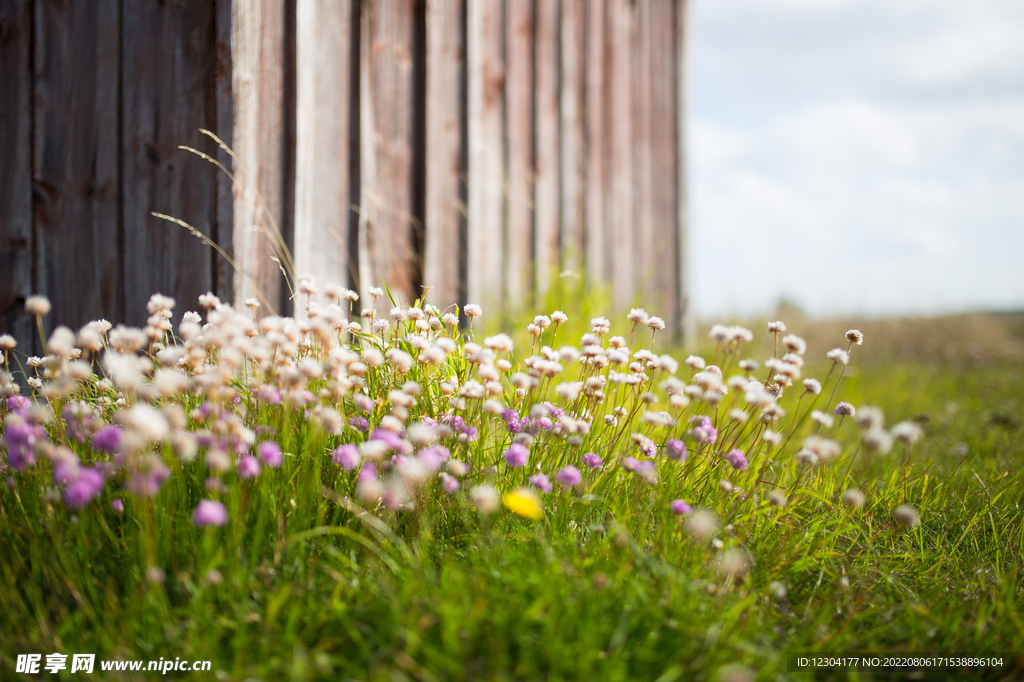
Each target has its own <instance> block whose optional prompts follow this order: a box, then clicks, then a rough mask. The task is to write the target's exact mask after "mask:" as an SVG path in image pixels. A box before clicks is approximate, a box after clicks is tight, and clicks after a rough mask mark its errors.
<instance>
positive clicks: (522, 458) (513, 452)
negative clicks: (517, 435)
mask: <svg viewBox="0 0 1024 682" xmlns="http://www.w3.org/2000/svg"><path fill="white" fill-rule="evenodd" d="M502 457H504V458H505V463H506V464H508V465H509V466H510V467H512V468H513V469H518V468H520V467H524V466H526V463H527V461H529V459H530V451H529V450H528V449H527V448H526V446H525V445H523V444H522V443H512V445H511V446H509V449H508V450H506V451H505V454H503V455H502Z"/></svg>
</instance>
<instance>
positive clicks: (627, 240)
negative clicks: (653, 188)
mask: <svg viewBox="0 0 1024 682" xmlns="http://www.w3.org/2000/svg"><path fill="white" fill-rule="evenodd" d="M635 11H636V10H635V7H634V6H633V5H632V3H631V2H630V0H610V3H609V13H608V50H607V53H606V55H607V60H608V61H607V62H606V68H607V70H608V71H607V73H608V89H607V90H606V91H605V93H604V94H605V97H606V100H605V107H606V109H605V110H606V112H607V114H606V115H607V119H606V124H607V126H608V128H607V130H606V131H605V134H606V135H607V136H608V156H607V161H606V164H607V165H606V166H605V182H606V183H607V184H606V186H605V189H606V191H607V193H608V194H607V196H608V204H607V205H608V212H607V216H608V218H607V219H608V229H607V234H608V235H609V236H610V237H611V238H610V240H609V244H608V246H609V248H610V249H611V253H612V254H614V256H613V257H612V258H611V274H612V277H611V279H612V285H613V292H612V294H613V295H612V300H613V301H614V303H615V307H616V308H617V309H619V310H622V309H623V308H625V307H626V306H628V305H629V304H630V302H632V300H633V296H634V295H635V294H636V291H637V281H636V278H635V275H636V274H637V270H638V268H637V267H636V266H637V263H636V262H635V258H636V248H635V246H636V232H635V228H634V225H633V218H634V215H633V202H634V201H635V196H636V194H635V187H634V184H633V183H634V182H635V177H634V174H633V168H634V165H633V115H632V114H633V112H632V102H631V101H630V99H631V98H630V94H631V92H632V79H633V73H634V72H633V50H632V47H633V32H634V31H635V29H636V16H635Z"/></svg>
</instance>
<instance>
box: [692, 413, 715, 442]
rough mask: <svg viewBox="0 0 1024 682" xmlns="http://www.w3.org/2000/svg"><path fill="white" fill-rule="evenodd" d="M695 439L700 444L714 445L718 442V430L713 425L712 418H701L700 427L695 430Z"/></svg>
mask: <svg viewBox="0 0 1024 682" xmlns="http://www.w3.org/2000/svg"><path fill="white" fill-rule="evenodd" d="M692 433H693V437H694V438H696V439H697V441H698V442H700V443H707V444H708V445H712V444H714V442H715V441H716V440H718V430H717V429H715V427H714V425H713V424H712V423H711V418H710V417H707V416H703V417H700V425H699V426H697V427H696V428H694V429H693V431H692Z"/></svg>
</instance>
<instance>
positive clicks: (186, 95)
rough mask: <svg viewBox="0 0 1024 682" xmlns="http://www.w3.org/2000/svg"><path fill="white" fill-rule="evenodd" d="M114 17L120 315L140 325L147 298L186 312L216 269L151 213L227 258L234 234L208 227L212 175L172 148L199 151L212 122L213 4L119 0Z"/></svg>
mask: <svg viewBox="0 0 1024 682" xmlns="http://www.w3.org/2000/svg"><path fill="white" fill-rule="evenodd" d="M121 13H122V21H121V45H122V48H121V49H122V55H123V56H122V65H121V73H122V80H121V84H122V112H121V134H122V140H121V184H122V219H123V235H124V241H123V251H122V259H123V260H122V270H123V278H122V287H123V289H122V291H123V297H124V313H123V314H124V320H125V321H127V322H129V323H132V324H139V323H141V322H143V321H144V320H145V319H146V317H147V313H146V302H147V301H148V299H149V296H150V295H151V294H152V293H154V292H156V291H160V292H162V293H168V294H174V295H175V297H176V298H177V299H178V302H179V306H178V309H179V310H189V309H195V307H196V306H198V301H197V299H198V297H199V296H200V295H201V294H203V293H206V291H208V290H210V289H212V287H213V283H214V274H215V272H216V268H217V264H216V260H215V259H216V258H217V256H216V254H215V253H214V251H213V250H212V249H211V248H209V247H208V246H206V245H205V244H203V243H202V242H201V241H200V240H199V239H197V238H196V237H195V236H194V235H192V234H190V233H189V232H188V231H187V230H185V229H183V228H182V227H180V226H178V225H174V224H172V223H167V222H164V221H162V220H159V219H157V218H154V217H153V216H152V215H151V213H152V212H153V211H158V212H161V213H170V214H173V215H174V216H175V217H177V218H180V219H182V220H184V221H186V222H188V223H190V224H192V225H193V226H194V227H195V228H196V229H197V230H199V231H200V232H202V233H203V234H205V235H207V237H209V238H210V239H212V240H214V241H219V242H220V243H221V246H227V248H229V249H230V248H231V246H230V244H229V243H228V242H229V240H230V236H231V233H232V229H233V226H232V225H219V224H218V223H217V220H218V215H220V214H219V212H218V207H217V178H216V174H217V173H219V171H218V170H217V169H215V168H214V167H213V166H211V165H210V164H206V163H204V162H202V161H200V160H198V159H196V158H195V157H192V156H190V155H189V154H188V153H187V152H184V151H182V150H180V149H178V145H181V144H189V145H192V146H199V145H203V144H206V143H207V142H206V139H205V138H204V137H203V136H202V135H201V134H200V133H199V132H198V131H199V129H200V128H206V129H210V128H213V127H214V126H215V125H216V123H217V118H218V117H217V111H216V103H217V88H216V73H215V68H216V64H217V61H216V55H215V54H214V47H215V42H214V41H213V40H211V39H210V38H211V36H213V35H215V34H216V25H215V17H216V12H215V7H214V5H213V4H208V3H181V4H179V3H165V4H160V3H148V2H145V3H144V2H134V1H132V0H123V2H122V4H121ZM106 77H109V74H107V75H106ZM225 141H226V142H227V143H228V144H231V140H230V139H227V140H225ZM228 298H230V295H228Z"/></svg>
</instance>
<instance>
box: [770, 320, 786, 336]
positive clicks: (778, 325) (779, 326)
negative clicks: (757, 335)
mask: <svg viewBox="0 0 1024 682" xmlns="http://www.w3.org/2000/svg"><path fill="white" fill-rule="evenodd" d="M784 331H786V323H785V322H783V321H782V320H777V321H775V322H769V323H768V332H769V333H770V334H781V333H782V332H784Z"/></svg>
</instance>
